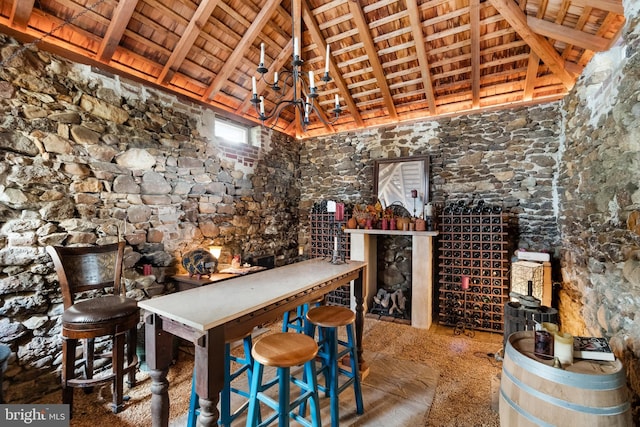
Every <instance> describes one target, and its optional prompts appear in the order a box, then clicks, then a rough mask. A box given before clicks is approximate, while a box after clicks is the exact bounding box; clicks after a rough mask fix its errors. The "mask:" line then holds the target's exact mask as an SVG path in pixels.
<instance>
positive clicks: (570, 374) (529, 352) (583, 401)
mask: <svg viewBox="0 0 640 427" xmlns="http://www.w3.org/2000/svg"><path fill="white" fill-rule="evenodd" d="M533 347H534V337H533V332H532V331H522V332H514V333H513V334H511V336H510V337H509V339H508V341H507V346H506V348H505V352H504V359H503V364H502V376H501V378H500V403H499V408H500V425H501V426H502V427H525V426H532V427H533V426H589V427H599V426H602V427H605V426H606V427H618V426H619V427H627V426H631V425H632V424H631V410H630V404H629V397H628V392H627V385H626V376H625V373H624V370H623V368H622V363H620V361H619V360H616V361H614V362H602V361H595V360H581V359H575V362H574V364H572V365H569V366H567V367H566V369H559V368H554V367H553V366H552V365H553V361H547V360H543V359H540V358H538V357H536V356H535V355H534V354H533Z"/></svg>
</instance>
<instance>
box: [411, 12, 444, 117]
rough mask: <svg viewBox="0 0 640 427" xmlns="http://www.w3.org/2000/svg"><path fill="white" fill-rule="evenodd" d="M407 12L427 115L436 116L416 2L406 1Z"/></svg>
mask: <svg viewBox="0 0 640 427" xmlns="http://www.w3.org/2000/svg"><path fill="white" fill-rule="evenodd" d="M407 11H408V12H409V21H410V23H411V34H412V35H413V40H415V47H416V53H417V55H418V63H419V64H420V76H421V78H422V87H423V89H424V94H425V96H426V97H427V103H428V105H429V114H430V115H435V114H437V107H436V100H435V96H434V94H433V81H432V80H431V67H430V66H429V58H428V56H427V48H426V47H425V44H424V34H423V32H422V24H421V22H420V11H419V10H418V3H417V1H416V0H407Z"/></svg>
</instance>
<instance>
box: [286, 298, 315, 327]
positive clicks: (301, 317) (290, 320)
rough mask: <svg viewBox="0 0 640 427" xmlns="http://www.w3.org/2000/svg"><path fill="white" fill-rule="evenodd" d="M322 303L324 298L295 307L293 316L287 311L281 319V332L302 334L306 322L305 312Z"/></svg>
mask: <svg viewBox="0 0 640 427" xmlns="http://www.w3.org/2000/svg"><path fill="white" fill-rule="evenodd" d="M323 302H324V296H321V297H319V298H318V299H315V300H313V301H310V302H308V303H305V304H300V305H299V306H298V307H296V312H295V315H294V316H291V315H292V314H293V311H287V312H286V313H285V314H284V316H283V318H282V332H289V331H290V330H294V331H296V332H299V333H301V334H302V333H304V331H305V329H306V322H307V312H308V311H309V307H310V306H313V307H319V306H320V305H321V304H322V303H323Z"/></svg>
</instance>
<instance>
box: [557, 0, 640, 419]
mask: <svg viewBox="0 0 640 427" xmlns="http://www.w3.org/2000/svg"><path fill="white" fill-rule="evenodd" d="M627 5H628V6H631V2H627ZM638 7H639V5H637V4H636V5H635V8H636V10H635V12H633V13H632V11H631V8H628V9H627V19H628V24H627V30H626V32H625V34H624V35H623V41H622V43H619V44H618V45H617V46H616V47H614V48H613V49H612V50H610V51H609V52H607V53H606V54H598V55H596V57H595V58H594V59H593V60H592V61H591V62H590V64H589V66H588V67H587V69H586V70H585V73H584V74H583V76H582V77H581V78H580V80H579V81H578V84H577V85H576V86H575V88H574V89H573V91H572V92H571V94H570V96H568V97H566V98H565V100H564V102H563V117H564V123H563V129H564V132H563V135H562V138H561V142H562V143H561V147H560V149H561V152H562V162H561V163H560V169H559V179H558V195H559V208H560V209H559V216H558V226H559V229H560V233H561V237H562V250H561V259H562V273H563V274H562V279H563V280H562V289H561V292H560V318H561V320H562V324H563V327H565V328H566V329H568V330H569V331H570V332H573V333H574V334H581V335H597V336H600V335H602V336H606V337H608V338H609V339H610V342H611V345H612V347H613V350H614V352H615V353H616V355H617V356H618V357H619V358H620V359H622V361H623V362H624V363H625V367H626V369H627V374H628V379H629V383H630V385H631V387H632V390H633V392H634V397H635V403H634V406H635V420H636V425H640V409H639V405H638V404H639V403H640V401H639V400H638V395H639V394H640V361H639V360H638V358H639V357H640V318H639V317H638V313H639V312H640V268H639V267H640V257H639V254H640V226H639V224H640V222H638V218H639V217H640V167H639V164H640V163H639V161H640V102H639V101H640V52H639V49H638V48H639V47H640V25H639V23H640V14H638V10H637V9H638Z"/></svg>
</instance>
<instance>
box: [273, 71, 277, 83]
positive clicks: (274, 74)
mask: <svg viewBox="0 0 640 427" xmlns="http://www.w3.org/2000/svg"><path fill="white" fill-rule="evenodd" d="M277 84H278V72H277V71H276V72H275V73H273V85H274V86H276V85H277Z"/></svg>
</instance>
